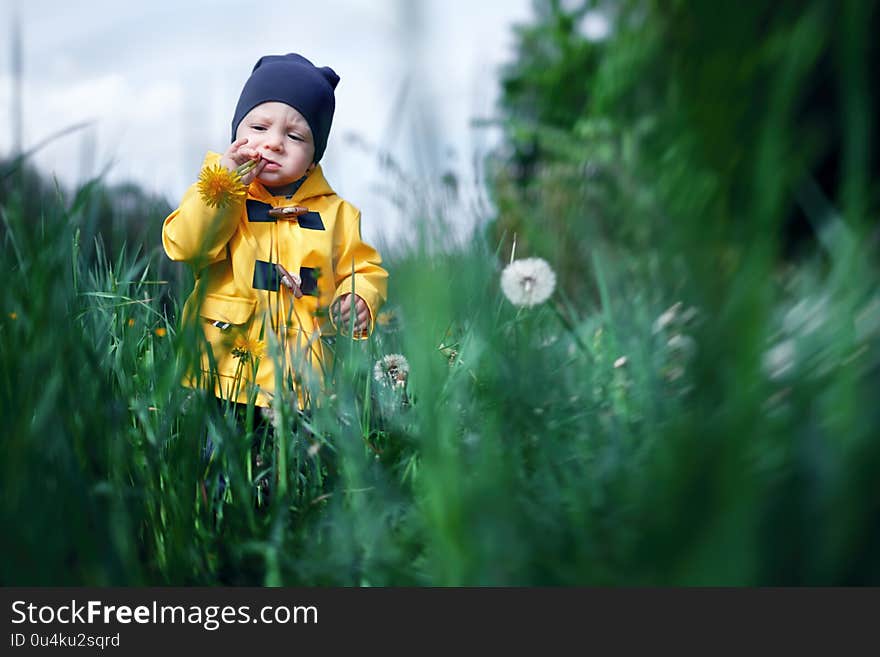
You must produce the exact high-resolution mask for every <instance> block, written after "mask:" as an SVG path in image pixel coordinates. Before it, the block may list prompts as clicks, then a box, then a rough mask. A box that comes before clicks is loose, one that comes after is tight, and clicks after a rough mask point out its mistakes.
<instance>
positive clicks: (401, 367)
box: [373, 354, 409, 388]
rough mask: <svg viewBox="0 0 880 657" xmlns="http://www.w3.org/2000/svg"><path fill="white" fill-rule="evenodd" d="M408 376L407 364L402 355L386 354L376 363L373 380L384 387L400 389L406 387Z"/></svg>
mask: <svg viewBox="0 0 880 657" xmlns="http://www.w3.org/2000/svg"><path fill="white" fill-rule="evenodd" d="M408 375H409V362H408V361H407V360H406V357H405V356H403V355H402V354H388V355H387V356H383V357H382V358H380V359H379V360H377V361H376V364H375V365H374V366H373V378H374V379H376V381H378V382H379V383H382V384H384V385H389V384H390V385H391V386H392V387H394V388H401V387H403V386H405V385H406V377H407V376H408Z"/></svg>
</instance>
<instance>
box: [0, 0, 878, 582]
mask: <svg viewBox="0 0 880 657" xmlns="http://www.w3.org/2000/svg"><path fill="white" fill-rule="evenodd" d="M545 4H546V6H547V7H549V9H547V11H546V12H544V14H542V16H543V18H541V20H542V21H544V22H543V23H541V24H540V25H538V26H537V27H535V28H534V29H533V30H526V31H523V32H522V33H521V34H522V40H521V51H520V53H519V55H518V56H519V60H518V61H519V63H520V64H521V66H520V68H519V69H517V70H514V72H513V74H511V75H510V76H508V78H507V80H508V81H507V86H506V89H507V91H506V94H507V96H506V98H507V103H508V105H507V110H508V111H507V113H506V114H505V116H504V117H503V121H502V127H503V128H504V130H505V140H506V141H505V143H506V145H507V146H511V145H512V149H511V153H510V154H508V155H504V154H503V153H502V154H501V155H497V154H496V157H494V158H493V159H492V160H490V162H489V163H488V165H489V166H488V167H487V169H488V171H489V187H490V191H491V193H492V195H493V201H494V205H495V207H496V208H497V214H496V216H492V217H490V216H481V217H480V219H481V220H482V221H483V222H484V223H482V224H481V226H483V225H485V221H486V220H490V219H493V220H494V221H493V222H491V223H490V224H489V225H488V227H486V228H485V231H484V232H478V233H476V234H475V235H474V236H473V238H472V239H468V240H460V241H456V240H453V239H449V238H448V235H449V232H448V227H447V226H446V222H447V221H449V220H450V219H451V217H453V216H455V214H454V213H455V212H456V210H453V209H451V208H450V207H447V206H446V205H444V204H443V203H442V202H440V203H438V204H435V207H432V209H431V210H430V211H426V210H424V209H419V206H418V200H417V199H421V198H424V196H425V195H424V194H422V193H421V192H422V191H423V190H419V189H410V188H407V187H405V186H404V185H403V184H401V185H399V186H398V191H400V190H403V191H400V195H401V196H402V197H405V196H406V194H410V195H411V196H412V198H411V199H409V200H410V201H412V203H411V205H408V204H407V200H408V199H407V198H403V201H404V206H406V212H407V216H408V218H409V221H410V226H411V230H408V235H411V236H416V237H410V238H409V239H408V240H404V241H402V242H401V244H402V245H401V246H398V247H396V248H394V249H385V252H384V253H383V256H384V259H385V264H386V266H387V268H388V270H389V272H390V285H389V290H390V298H389V304H388V306H387V307H386V310H387V311H393V314H394V319H392V320H391V321H389V322H387V323H384V324H382V325H380V326H379V328H378V329H377V331H376V333H375V334H374V335H373V336H372V338H371V339H370V340H369V341H366V342H351V341H347V340H344V339H343V340H339V341H337V343H336V346H335V349H336V360H335V364H336V366H335V369H334V371H333V372H331V373H329V377H328V390H327V394H326V395H322V396H321V397H320V403H316V404H313V406H312V408H311V409H310V414H309V416H308V417H307V418H296V417H294V414H293V413H284V414H282V416H281V418H280V422H281V430H280V431H279V432H278V439H277V442H276V446H275V448H274V449H273V448H270V447H268V446H267V445H266V444H265V442H263V440H262V436H261V432H260V424H259V422H258V420H259V415H258V413H257V412H256V411H255V410H254V409H253V408H250V409H248V411H246V412H245V413H244V417H242V418H235V417H233V416H232V413H231V411H230V410H229V409H227V408H225V407H224V406H222V405H221V404H218V403H216V402H215V401H214V400H213V398H209V397H208V396H207V395H205V394H204V393H200V392H197V391H193V390H190V389H187V388H183V387H181V386H180V383H179V382H180V379H181V375H182V373H183V372H184V371H186V369H187V367H188V365H189V364H190V363H191V362H192V359H193V358H194V356H195V354H196V353H197V350H198V346H199V336H198V333H197V332H196V331H195V330H193V329H194V327H188V326H184V325H182V324H181V323H180V309H181V305H182V302H183V300H184V299H185V297H186V294H187V293H188V291H189V289H190V288H191V285H192V280H191V278H190V274H188V272H186V271H185V269H184V268H183V266H176V265H173V264H172V263H169V261H168V260H167V258H165V256H164V254H163V253H162V251H161V248H160V246H159V239H158V235H159V230H160V226H161V221H162V219H163V218H164V214H165V212H167V209H166V210H165V211H164V212H163V211H162V210H161V208H160V206H159V205H157V204H156V203H155V202H154V201H150V200H149V199H145V198H142V197H139V198H140V200H139V201H138V202H136V203H128V206H129V207H128V210H127V211H128V212H129V213H132V210H131V208H132V207H134V208H135V210H134V211H133V213H132V214H128V215H123V214H121V212H122V211H121V210H119V209H117V208H114V206H113V204H112V202H111V201H112V198H113V197H114V193H115V192H114V190H108V189H107V188H106V187H105V186H104V185H102V184H101V183H100V182H99V181H96V182H94V183H92V184H89V185H87V186H85V187H84V188H83V189H81V190H78V192H77V193H76V194H75V195H73V196H72V198H71V197H68V196H65V195H63V194H61V193H60V192H57V191H54V190H53V189H52V188H51V187H49V186H46V185H45V184H41V183H40V182H39V181H38V180H36V179H34V178H33V176H31V175H30V174H28V173H27V171H23V172H21V174H20V176H19V177H18V178H17V179H13V178H10V177H9V176H7V175H6V174H5V173H4V177H3V178H2V179H0V180H2V182H3V184H2V185H0V192H2V194H0V217H2V229H0V230H2V235H0V238H2V239H0V253H2V265H3V268H2V271H3V272H4V273H5V274H6V279H5V280H4V285H3V286H2V287H0V311H2V314H0V412H2V418H3V431H2V452H0V453H2V455H3V456H2V461H0V522H2V523H3V527H4V528H6V530H5V531H4V532H2V538H0V554H2V556H3V559H2V560H0V583H3V584H45V585H48V584H85V585H165V584H169V585H220V584H227V585H245V584H255V585H270V586H275V585H288V586H294V585H305V586H338V585H342V586H388V585H404V586H409V585H412V586H422V585H438V586H450V585H575V584H581V585H603V586H669V585H676V586H677V585H732V586H754V585H864V584H873V585H876V584H877V583H878V582H880V487H878V486H877V481H878V480H880V440H878V436H880V431H878V427H880V417H878V415H880V406H878V404H877V403H876V391H877V388H878V384H880V348H878V345H880V293H878V289H880V288H878V285H877V282H878V280H880V278H878V275H877V274H878V272H877V254H876V244H875V241H872V239H871V230H872V228H871V223H872V222H871V217H872V216H874V215H872V213H871V208H872V207H874V206H876V200H875V199H876V198H880V197H878V196H877V191H876V185H873V184H872V182H871V180H870V176H869V175H868V173H867V172H869V171H870V169H869V165H870V162H869V159H870V157H869V155H870V153H867V151H866V149H867V150H869V146H868V144H870V143H872V142H870V130H869V127H870V126H869V123H868V122H867V120H866V117H868V116H872V114H871V105H870V99H869V98H868V96H867V95H866V94H865V93H864V88H863V87H864V79H863V78H862V77H860V76H861V75H862V73H863V72H864V71H863V70H862V68H860V66H859V65H857V64H858V61H857V60H858V53H860V52H861V49H862V48H863V46H864V45H865V44H866V43H868V41H867V39H868V36H869V32H868V28H867V25H868V22H867V21H863V20H861V19H860V18H859V17H860V15H861V14H860V13H859V12H860V11H862V10H861V9H860V6H861V5H860V4H859V3H845V9H846V11H845V12H844V13H845V15H846V21H844V23H842V24H841V25H840V26H838V25H837V24H836V23H835V24H834V25H833V26H832V27H827V26H828V25H829V23H828V21H827V20H825V19H826V18H827V16H828V15H829V14H828V12H833V11H834V9H835V5H834V4H833V3H830V2H825V1H824V0H816V1H815V2H811V3H808V7H806V8H805V9H803V10H801V9H800V6H799V5H798V6H795V5H791V6H789V5H784V6H781V8H780V9H779V10H778V12H771V13H769V14H767V15H766V16H765V14H764V13H762V11H763V10H762V9H761V8H760V7H754V8H748V9H743V8H738V9H737V12H736V16H732V15H731V16H728V15H726V14H725V13H724V12H721V13H719V12H717V11H716V9H714V8H713V9H712V10H711V11H708V10H706V9H705V8H702V5H699V3H684V4H681V3H679V4H675V5H674V6H666V5H664V4H663V3H661V4H660V5H655V4H652V3H641V2H637V1H635V0H633V1H631V2H625V3H621V13H620V22H619V25H620V28H619V30H618V32H616V33H615V34H614V36H613V38H611V39H610V40H609V41H608V42H607V43H604V44H588V43H586V42H584V41H583V39H582V38H580V37H578V36H577V33H576V31H575V30H574V27H573V26H574V25H576V20H574V18H576V16H575V17H574V18H572V16H568V15H566V14H565V10H564V9H562V8H560V5H559V3H554V2H549V3H545ZM587 4H590V3H587ZM587 4H585V5H584V10H585V9H586V6H587ZM765 19H767V20H770V22H769V23H767V25H766V29H762V31H760V34H758V33H757V32H756V31H755V27H754V25H755V24H761V25H764V22H765ZM771 19H772V20H771ZM756 21H757V23H756ZM857 26H861V27H859V29H855V27H857ZM826 28H827V29H826ZM850 28H852V29H850ZM834 30H838V31H837V32H834ZM756 34H757V36H756ZM835 34H836V35H837V37H840V35H841V34H845V35H846V38H845V39H842V40H841V39H839V38H838V39H837V41H835V38H837V37H835V36H834V35H835ZM579 39H580V40H579ZM554 40H555V41H554ZM838 41H839V43H838ZM743 43H748V44H750V45H749V48H748V49H747V52H743V53H740V48H739V46H740V45H741V44H743ZM834 44H837V45H834ZM560 53H562V55H564V56H562V55H560ZM530 57H531V58H532V59H531V60H530V59H529V58H530ZM823 58H826V59H827V62H826V64H827V65H828V66H831V67H832V68H831V70H844V71H845V72H846V75H845V76H844V79H843V81H842V82H841V85H840V87H839V89H838V91H837V92H836V93H839V95H840V98H839V99H838V100H839V101H840V104H841V106H842V107H843V109H844V110H845V115H846V117H848V118H847V120H846V121H845V122H844V123H843V125H842V127H841V132H840V138H839V140H838V141H839V143H837V146H839V149H840V153H839V155H840V157H839V162H840V165H841V179H842V182H841V190H842V191H841V193H840V194H839V195H838V196H837V197H836V198H834V199H828V198H825V196H824V195H823V192H822V190H821V189H819V188H818V187H817V186H816V185H815V183H814V181H813V180H812V179H811V178H810V176H809V175H808V174H806V173H805V172H806V171H808V170H810V167H811V166H812V165H814V164H815V163H816V162H817V161H818V160H817V158H818V154H820V153H822V152H824V151H822V149H823V148H825V147H826V146H827V143H826V142H827V140H826V136H825V131H824V128H823V125H824V124H823V123H822V121H824V120H825V119H826V117H825V116H824V115H823V114H821V111H819V110H817V113H813V111H812V110H813V109H814V108H812V107H811V106H807V109H808V110H810V111H807V112H802V111H801V110H803V109H804V108H803V107H802V106H801V105H800V104H799V103H802V101H803V99H804V98H805V97H806V96H807V91H808V90H809V89H810V84H812V83H811V79H812V78H810V77H809V75H813V74H815V73H816V72H817V71H818V72H820V73H821V72H822V71H824V70H825V69H824V68H822V67H821V66H820V65H819V64H818V63H817V62H820V61H825V60H824V59H823ZM854 62H855V63H854ZM835 67H836V68H835ZM841 67H842V68H841ZM581 75H583V76H584V81H585V83H587V84H585V85H582V86H581V87H578V88H576V89H574V88H572V89H570V88H569V87H565V88H562V87H560V85H559V84H558V81H559V80H563V81H566V80H572V79H575V80H579V79H580V78H579V77H578V76H581ZM569 92H571V93H569ZM798 108H800V109H798ZM820 110H821V108H820ZM875 141H876V140H875ZM383 173H390V171H384V172H383ZM16 175H17V176H18V175H19V174H16ZM390 179H391V182H392V183H394V179H393V176H391V178H390ZM117 191H118V190H117ZM129 193H132V190H129ZM437 198H441V199H442V198H444V197H443V195H442V194H438V195H437ZM872 204H873V205H872ZM793 207H796V208H797V209H798V211H803V212H804V213H805V214H806V215H807V216H808V218H809V220H810V222H812V224H813V225H814V226H815V227H817V231H818V238H817V240H816V242H815V244H813V248H808V249H806V250H804V251H803V252H801V253H800V255H799V256H798V257H797V258H793V257H785V256H783V254H782V252H783V249H782V245H781V242H782V241H783V238H782V237H781V235H782V229H781V227H782V225H783V223H784V221H785V219H786V218H787V217H788V215H789V214H790V213H791V212H792V209H793ZM120 230H121V231H122V233H124V234H127V235H129V236H130V238H129V243H130V244H135V243H136V244H139V245H142V246H141V248H140V250H136V249H133V248H131V247H125V246H124V243H123V242H124V240H123V239H121V237H120V234H121V233H120ZM132 235H133V236H132ZM514 241H515V242H516V243H517V247H516V257H517V258H521V257H526V256H543V257H544V258H545V259H546V260H548V261H549V263H550V265H551V266H552V267H553V268H554V269H555V270H556V274H557V277H558V280H559V283H560V284H559V286H558V288H557V289H556V291H555V292H554V294H553V296H552V297H551V298H550V299H549V300H548V301H546V302H545V303H542V304H540V305H538V306H536V307H533V308H517V307H515V306H514V305H513V304H511V302H510V301H509V300H508V299H506V298H505V296H504V294H503V293H502V291H501V287H500V276H501V272H502V269H503V267H504V266H505V264H506V262H507V261H508V260H509V257H510V251H511V248H512V244H513V243H514ZM104 245H107V246H106V247H105V246H104ZM438 245H444V246H442V247H441V246H438ZM387 354H403V355H405V356H406V358H407V359H408V362H409V367H410V370H409V375H408V378H407V382H406V385H405V387H402V388H391V387H387V386H383V385H382V384H381V383H380V382H377V381H375V380H374V378H373V368H374V365H375V363H376V361H377V360H379V359H380V358H382V357H383V356H385V355H387ZM294 429H295V430H294ZM209 437H210V440H211V442H212V444H213V445H214V447H215V450H214V452H213V457H212V459H211V460H210V462H208V461H207V460H206V458H205V445H206V440H207V439H208V438H209ZM254 444H256V445H257V449H258V451H261V452H262V453H261V463H259V464H258V463H256V462H255V460H254V458H253V456H254V453H253V448H252V445H254ZM221 473H222V474H223V475H224V476H225V477H226V480H227V482H228V485H227V486H225V487H223V488H222V489H221V487H220V486H219V484H218V482H219V478H218V477H219V475H220V474H221ZM266 477H269V478H270V479H271V480H273V481H274V482H275V484H274V486H273V488H272V490H271V494H270V496H269V498H268V499H267V500H266V499H263V498H262V497H259V498H258V495H261V493H258V491H259V490H260V489H259V482H260V481H262V480H263V479H264V478H266Z"/></svg>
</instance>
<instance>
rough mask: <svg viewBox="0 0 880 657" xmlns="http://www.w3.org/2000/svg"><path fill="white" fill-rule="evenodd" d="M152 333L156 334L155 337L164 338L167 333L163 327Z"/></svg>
mask: <svg viewBox="0 0 880 657" xmlns="http://www.w3.org/2000/svg"><path fill="white" fill-rule="evenodd" d="M153 333H155V334H156V337H159V338H164V337H165V335H166V334H167V333H168V331H166V330H165V329H164V328H163V327H161V326H160V327H159V328H157V329H154V330H153Z"/></svg>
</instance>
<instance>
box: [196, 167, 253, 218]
mask: <svg viewBox="0 0 880 657" xmlns="http://www.w3.org/2000/svg"><path fill="white" fill-rule="evenodd" d="M255 166H257V160H248V161H247V162H245V163H244V164H242V165H241V166H240V167H238V168H237V169H236V170H235V171H230V170H229V169H227V168H226V167H224V166H223V165H222V164H215V165H214V166H206V167H205V168H204V169H202V172H201V173H200V174H199V182H198V189H199V194H200V195H201V197H202V200H203V201H204V202H205V203H206V204H207V205H208V206H210V207H212V208H225V207H226V206H228V205H232V204H233V203H235V202H236V201H240V200H241V199H243V198H244V197H245V196H246V194H247V187H246V186H245V184H244V183H242V182H241V177H242V176H244V175H245V174H246V173H248V172H249V171H250V170H251V169H253V168H254V167H255Z"/></svg>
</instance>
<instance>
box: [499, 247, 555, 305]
mask: <svg viewBox="0 0 880 657" xmlns="http://www.w3.org/2000/svg"><path fill="white" fill-rule="evenodd" d="M555 287H556V274H555V273H554V272H553V270H552V269H551V268H550V265H548V264H547V261H546V260H544V259H542V258H524V259H522V260H514V261H513V262H511V263H510V264H509V265H507V267H505V268H504V271H503V272H501V290H502V291H503V292H504V296H506V297H507V298H508V300H509V301H510V303H512V304H513V305H515V306H535V305H537V304H539V303H543V302H544V301H546V300H547V299H549V298H550V295H551V294H553V290H554V288H555Z"/></svg>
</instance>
